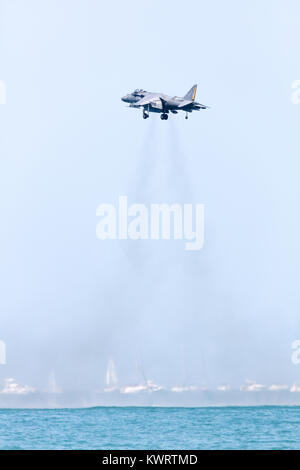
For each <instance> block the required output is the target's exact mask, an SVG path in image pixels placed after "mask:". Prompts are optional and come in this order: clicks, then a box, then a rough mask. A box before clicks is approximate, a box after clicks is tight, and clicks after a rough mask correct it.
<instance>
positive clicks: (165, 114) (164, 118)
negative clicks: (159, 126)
mask: <svg viewBox="0 0 300 470" xmlns="http://www.w3.org/2000/svg"><path fill="white" fill-rule="evenodd" d="M168 117H169V116H168V115H167V113H163V114H161V115H160V119H162V121H166V120H167V119H168Z"/></svg>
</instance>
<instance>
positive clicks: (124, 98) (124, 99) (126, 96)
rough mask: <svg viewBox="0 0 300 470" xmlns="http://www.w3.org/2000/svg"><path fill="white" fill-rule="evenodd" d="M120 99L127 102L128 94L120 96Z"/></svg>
mask: <svg viewBox="0 0 300 470" xmlns="http://www.w3.org/2000/svg"><path fill="white" fill-rule="evenodd" d="M121 100H122V101H124V102H125V103H128V95H125V96H122V98H121Z"/></svg>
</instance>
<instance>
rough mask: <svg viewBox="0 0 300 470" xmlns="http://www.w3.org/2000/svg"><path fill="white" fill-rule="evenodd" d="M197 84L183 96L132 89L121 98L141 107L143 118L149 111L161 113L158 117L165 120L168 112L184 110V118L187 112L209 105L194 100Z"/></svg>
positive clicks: (145, 117) (174, 112)
mask: <svg viewBox="0 0 300 470" xmlns="http://www.w3.org/2000/svg"><path fill="white" fill-rule="evenodd" d="M196 91H197V85H194V86H193V87H192V88H191V89H190V90H189V91H188V92H187V94H186V95H184V97H183V98H181V97H179V96H168V95H164V94H162V93H151V92H149V91H146V90H139V89H138V90H134V91H133V92H132V93H129V94H128V95H126V96H123V97H122V98H121V99H122V101H125V103H129V106H130V107H131V108H142V109H143V118H144V119H147V118H148V117H149V113H161V116H160V118H161V119H162V120H167V119H168V117H169V112H171V113H173V114H177V113H178V111H185V119H187V118H188V113H191V112H192V111H199V110H200V109H207V108H208V107H209V106H205V105H204V104H200V103H197V101H195V97H196Z"/></svg>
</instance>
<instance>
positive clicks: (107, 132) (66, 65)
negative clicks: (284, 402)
mask: <svg viewBox="0 0 300 470" xmlns="http://www.w3.org/2000/svg"><path fill="white" fill-rule="evenodd" d="M299 23H300V5H299V2H298V1H296V0H295V1H283V0H264V1H247V2H240V1H238V0H234V1H233V0H231V1H230V0H229V1H227V2H223V1H221V0H218V1H210V2H204V1H186V2H179V1H177V0H175V1H174V0H173V1H164V2H161V1H147V2H145V1H127V2H121V1H112V2H103V1H88V0H80V1H79V0H72V1H71V0H51V1H50V0H44V1H43V2H41V1H38V0H36V1H34V0H27V1H26V2H24V1H21V0H7V1H5V0H0V79H1V80H5V82H6V86H7V104H6V105H5V106H0V126H1V135H0V152H1V159H0V165H1V166H0V203H1V233H0V241H1V253H0V256H1V264H0V285H1V287H2V289H1V291H2V293H1V296H0V312H1V329H0V338H1V339H3V340H5V341H6V343H7V362H8V363H7V366H5V367H2V368H1V370H0V374H1V376H0V379H1V378H3V377H7V376H14V377H16V379H18V380H19V381H20V382H27V383H29V384H32V385H34V386H37V387H45V386H46V383H47V377H48V374H49V372H50V371H51V370H55V371H56V374H57V378H58V381H59V382H60V383H61V384H62V386H63V387H64V388H67V387H68V388H79V387H81V388H84V387H91V388H95V387H100V386H101V385H102V383H103V378H104V371H105V368H106V364H107V360H108V358H109V357H113V358H114V360H115V362H116V366H117V369H118V374H119V377H120V380H121V381H122V382H124V383H126V382H130V381H134V380H135V375H136V371H135V360H136V359H141V360H142V362H143V365H144V369H145V371H146V374H147V376H148V377H150V378H152V379H153V380H155V381H157V382H160V383H166V384H170V383H178V382H180V381H182V380H183V379H182V375H181V371H180V345H181V344H183V345H184V350H185V361H186V368H187V376H188V380H189V381H190V382H194V383H198V384H202V383H205V384H207V385H210V386H215V385H216V384H218V383H220V382H229V383H231V384H233V385H234V386H237V385H238V384H240V383H241V382H242V381H243V380H245V379H247V378H250V379H254V380H257V381H259V382H263V383H267V384H269V383H273V382H287V383H293V382H294V381H296V380H297V379H298V378H300V366H298V368H297V367H296V366H293V365H292V364H291V361H290V355H291V343H292V341H293V340H294V339H297V338H299V337H300V324H299V320H298V319H299V308H300V292H299V263H300V248H299V239H300V222H299V217H298V215H299V196H300V189H299V172H300V159H299V120H300V106H296V105H292V104H291V93H292V89H291V85H292V82H293V81H294V80H296V79H299V78H300V67H299V44H300V24H299ZM194 83H198V92H197V99H198V100H199V101H200V102H202V103H204V104H208V105H211V109H210V110H207V111H203V112H199V113H193V114H192V115H191V117H190V119H189V120H188V121H186V120H185V119H184V115H183V114H180V115H177V116H171V117H170V119H169V120H168V121H166V122H164V121H161V120H160V119H159V116H156V115H151V117H150V119H149V120H147V121H144V120H143V119H142V118H141V113H140V112H139V111H137V110H133V109H129V108H128V107H126V106H125V104H124V103H122V102H121V101H120V97H121V96H123V95H124V94H125V93H128V92H130V91H131V90H133V89H135V88H137V87H138V88H144V89H146V90H151V91H161V92H164V93H167V94H170V95H173V94H174V95H183V94H185V93H186V92H187V91H188V90H189V88H190V87H191V86H192V85H193V84H194ZM122 194H125V195H128V197H129V200H131V202H142V203H148V202H149V201H151V202H176V201H179V202H194V203H196V202H198V203H203V204H205V208H206V226H205V237H206V241H205V247H204V249H203V251H201V252H196V253H188V252H185V251H184V249H183V246H182V243H181V242H165V241H161V242H157V243H154V242H143V243H138V242H124V241H114V242H100V241H99V240H97V239H96V236H95V229H96V223H97V219H96V217H95V212H96V207H97V205H98V204H100V203H102V202H109V203H114V202H116V201H117V199H118V196H119V195H122Z"/></svg>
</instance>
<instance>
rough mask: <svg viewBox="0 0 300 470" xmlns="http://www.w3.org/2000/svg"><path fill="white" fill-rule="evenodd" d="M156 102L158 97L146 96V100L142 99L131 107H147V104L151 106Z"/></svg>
mask: <svg viewBox="0 0 300 470" xmlns="http://www.w3.org/2000/svg"><path fill="white" fill-rule="evenodd" d="M156 100H157V96H148V97H147V96H145V98H142V99H141V100H139V101H136V102H135V103H132V104H131V105H130V106H132V107H133V108H138V107H139V106H147V104H151V103H152V102H153V101H156Z"/></svg>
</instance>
